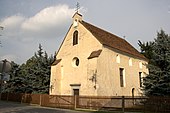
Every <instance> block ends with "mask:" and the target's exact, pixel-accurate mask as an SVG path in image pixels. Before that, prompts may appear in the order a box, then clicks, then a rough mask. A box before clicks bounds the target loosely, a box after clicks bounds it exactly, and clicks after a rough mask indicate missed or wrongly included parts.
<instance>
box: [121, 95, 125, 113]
mask: <svg viewBox="0 0 170 113" xmlns="http://www.w3.org/2000/svg"><path fill="white" fill-rule="evenodd" d="M122 112H123V113H124V112H125V97H124V96H122Z"/></svg>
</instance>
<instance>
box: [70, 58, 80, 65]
mask: <svg viewBox="0 0 170 113" xmlns="http://www.w3.org/2000/svg"><path fill="white" fill-rule="evenodd" d="M79 63H80V61H79V59H78V58H77V57H75V58H73V62H72V64H73V66H74V67H77V66H79Z"/></svg>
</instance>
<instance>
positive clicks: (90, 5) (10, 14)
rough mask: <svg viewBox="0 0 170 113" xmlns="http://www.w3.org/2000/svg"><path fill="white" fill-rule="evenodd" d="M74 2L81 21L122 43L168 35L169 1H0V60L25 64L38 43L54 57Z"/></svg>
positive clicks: (169, 28) (150, 39)
mask: <svg viewBox="0 0 170 113" xmlns="http://www.w3.org/2000/svg"><path fill="white" fill-rule="evenodd" d="M77 1H78V2H79V3H80V13H81V14H82V15H83V20H85V21H86V22H89V23H91V24H93V25H95V26H98V27H100V28H102V29H104V30H106V31H109V32H111V33H113V34H115V35H118V36H120V37H124V36H125V39H126V40H127V41H128V42H129V43H131V44H132V45H133V46H134V47H135V48H136V49H138V50H139V47H138V45H137V43H138V40H141V41H144V42H146V41H152V40H154V38H155V37H156V33H157V31H160V29H163V30H164V31H165V32H166V33H168V34H170V0H0V26H3V27H4V29H3V30H0V35H2V36H0V41H1V43H2V44H1V46H2V47H0V60H2V59H8V60H10V61H11V60H12V61H15V62H16V63H19V64H21V63H24V62H25V61H26V60H27V59H29V58H30V57H31V56H33V55H34V53H35V52H36V51H37V50H38V44H39V43H41V44H42V46H43V49H44V50H45V51H47V53H48V54H49V55H50V54H54V52H55V51H57V50H58V48H59V46H60V44H61V41H62V40H63V38H64V36H65V35H66V32H67V30H68V28H69V27H70V25H71V23H72V16H73V14H74V13H75V7H76V3H77Z"/></svg>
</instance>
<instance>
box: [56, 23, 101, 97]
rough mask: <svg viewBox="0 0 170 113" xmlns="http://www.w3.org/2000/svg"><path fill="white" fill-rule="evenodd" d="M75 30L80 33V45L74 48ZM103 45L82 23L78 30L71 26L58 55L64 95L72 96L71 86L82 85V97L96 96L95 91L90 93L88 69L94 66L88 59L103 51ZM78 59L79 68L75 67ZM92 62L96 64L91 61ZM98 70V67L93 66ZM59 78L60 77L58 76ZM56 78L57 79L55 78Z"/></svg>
mask: <svg viewBox="0 0 170 113" xmlns="http://www.w3.org/2000/svg"><path fill="white" fill-rule="evenodd" d="M75 30H78V32H79V36H78V37H79V40H78V44H77V45H74V46H73V39H72V38H73V37H72V36H73V33H74V31H75ZM101 48H102V45H101V44H100V43H99V42H98V40H97V39H96V38H94V37H93V35H92V34H91V33H90V32H89V31H87V30H86V29H85V28H84V27H83V26H82V25H81V24H80V23H79V24H78V27H77V29H75V28H74V27H73V26H71V28H70V30H69V32H68V34H67V35H66V38H65V40H64V42H63V44H62V46H61V48H60V50H59V52H58V54H57V56H56V57H57V59H62V60H61V67H62V68H63V74H60V76H61V87H60V89H61V93H60V94H62V95H72V94H73V92H72V90H71V86H70V84H81V86H80V95H81V94H83V95H89V94H92V95H93V94H94V91H93V90H91V93H90V92H89V91H90V90H89V87H91V86H89V85H88V84H89V83H88V82H89V78H88V75H87V74H88V73H89V72H90V70H88V67H92V65H90V64H88V62H89V60H88V59H87V58H88V57H89V55H90V53H91V52H92V51H95V50H98V49H101ZM74 57H78V58H79V60H80V64H79V66H78V67H74V66H73V61H72V60H73V58H74ZM90 61H92V62H96V61H93V60H90ZM93 68H96V65H94V66H93ZM57 76H59V75H57ZM53 78H55V77H53Z"/></svg>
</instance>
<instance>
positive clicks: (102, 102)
mask: <svg viewBox="0 0 170 113" xmlns="http://www.w3.org/2000/svg"><path fill="white" fill-rule="evenodd" d="M1 99H2V100H6V101H15V102H21V103H29V104H37V105H40V106H45V107H54V108H66V109H90V110H107V111H122V112H125V111H142V112H145V113H147V112H148V111H149V112H153V113H170V98H168V97H127V96H70V95H48V94H15V93H3V94H2V98H1Z"/></svg>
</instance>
